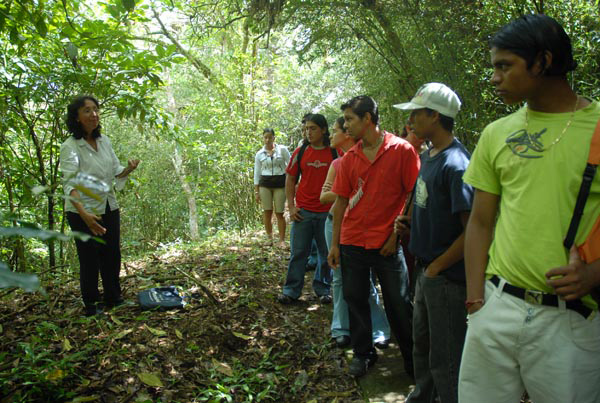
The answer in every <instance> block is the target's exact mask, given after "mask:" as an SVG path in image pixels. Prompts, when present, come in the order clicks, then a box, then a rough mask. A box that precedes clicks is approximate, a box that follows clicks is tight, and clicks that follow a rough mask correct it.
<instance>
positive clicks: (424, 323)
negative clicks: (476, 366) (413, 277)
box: [406, 265, 467, 403]
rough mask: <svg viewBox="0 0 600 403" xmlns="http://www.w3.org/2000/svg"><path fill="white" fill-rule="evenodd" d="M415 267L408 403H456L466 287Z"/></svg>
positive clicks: (422, 268) (464, 328) (462, 341)
mask: <svg viewBox="0 0 600 403" xmlns="http://www.w3.org/2000/svg"><path fill="white" fill-rule="evenodd" d="M424 269H425V268H424V267H422V266H420V265H417V272H418V277H417V285H416V291H415V306H414V316H413V326H414V327H413V329H414V330H413V339H414V342H415V345H414V351H413V357H414V365H415V380H416V382H415V383H416V385H415V390H414V391H413V392H412V393H411V394H410V395H409V397H408V399H407V400H406V401H407V403H421V402H422V403H431V402H433V401H434V398H435V395H436V390H437V394H438V395H439V397H440V400H441V402H442V403H455V402H457V401H458V371H459V368H460V359H461V355H462V349H463V344H464V340H465V333H466V331H467V312H466V309H465V298H466V288H465V285H464V284H459V283H456V282H453V281H450V280H448V279H446V278H445V277H444V276H442V275H440V276H436V277H433V278H428V277H425V275H424V274H423V271H424Z"/></svg>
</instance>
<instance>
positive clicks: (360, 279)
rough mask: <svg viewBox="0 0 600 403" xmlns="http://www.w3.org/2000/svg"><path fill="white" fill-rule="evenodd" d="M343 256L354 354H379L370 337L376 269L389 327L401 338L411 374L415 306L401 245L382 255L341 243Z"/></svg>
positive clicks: (341, 254)
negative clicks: (391, 252) (372, 278)
mask: <svg viewBox="0 0 600 403" xmlns="http://www.w3.org/2000/svg"><path fill="white" fill-rule="evenodd" d="M340 256H341V266H342V267H341V268H342V270H343V276H344V281H343V290H344V299H345V300H346V302H347V303H348V312H349V316H350V339H351V340H352V348H353V350H354V355H355V356H357V357H360V358H368V357H370V356H372V355H374V354H376V353H375V349H374V348H373V339H372V336H371V334H372V329H371V327H372V324H371V310H370V306H369V295H370V287H371V281H370V280H371V269H373V271H374V272H375V274H376V275H377V278H378V279H379V284H380V285H381V292H382V294H383V302H384V305H385V313H386V316H387V319H388V322H389V324H390V328H391V330H392V333H393V334H394V336H396V340H397V341H398V346H399V347H400V351H401V352H402V356H403V357H404V364H405V368H407V372H410V373H412V305H411V303H410V299H409V297H408V272H407V269H406V262H405V261H404V255H403V253H402V248H398V253H396V254H393V255H391V256H381V255H380V254H379V249H365V248H362V247H359V246H353V245H340Z"/></svg>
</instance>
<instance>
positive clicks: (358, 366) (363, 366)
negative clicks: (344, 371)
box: [348, 354, 377, 378]
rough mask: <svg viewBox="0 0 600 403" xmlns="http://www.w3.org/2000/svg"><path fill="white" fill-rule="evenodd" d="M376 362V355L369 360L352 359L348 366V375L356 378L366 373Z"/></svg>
mask: <svg viewBox="0 0 600 403" xmlns="http://www.w3.org/2000/svg"><path fill="white" fill-rule="evenodd" d="M376 362H377V355H375V354H373V355H372V356H371V357H369V358H360V357H354V358H352V361H350V365H348V373H349V374H350V375H352V376H354V377H356V378H360V377H361V376H363V375H365V374H366V373H367V370H368V369H369V368H371V367H372V366H373V365H375V363H376Z"/></svg>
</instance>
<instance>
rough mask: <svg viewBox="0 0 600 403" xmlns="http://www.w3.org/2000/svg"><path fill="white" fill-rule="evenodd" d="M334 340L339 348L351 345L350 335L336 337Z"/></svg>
mask: <svg viewBox="0 0 600 403" xmlns="http://www.w3.org/2000/svg"><path fill="white" fill-rule="evenodd" d="M334 340H335V346H336V347H337V348H345V347H348V346H349V345H350V336H346V335H342V336H338V337H336V338H335V339H334Z"/></svg>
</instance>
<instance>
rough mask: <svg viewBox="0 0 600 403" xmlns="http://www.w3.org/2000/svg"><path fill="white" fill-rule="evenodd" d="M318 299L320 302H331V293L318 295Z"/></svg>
mask: <svg viewBox="0 0 600 403" xmlns="http://www.w3.org/2000/svg"><path fill="white" fill-rule="evenodd" d="M319 301H320V302H321V303H322V304H331V301H333V299H332V298H331V295H320V296H319Z"/></svg>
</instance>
